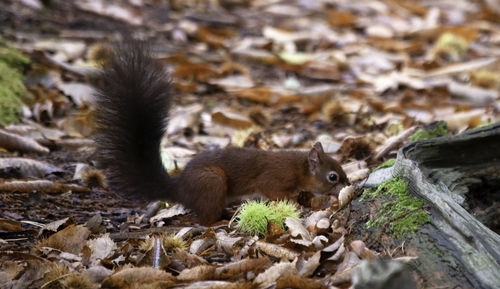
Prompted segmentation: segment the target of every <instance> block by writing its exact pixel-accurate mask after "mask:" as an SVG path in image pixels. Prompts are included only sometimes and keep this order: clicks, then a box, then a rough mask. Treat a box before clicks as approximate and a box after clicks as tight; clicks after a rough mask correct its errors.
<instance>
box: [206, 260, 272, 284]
mask: <svg viewBox="0 0 500 289" xmlns="http://www.w3.org/2000/svg"><path fill="white" fill-rule="evenodd" d="M268 263H269V261H268V260H267V259H266V258H257V259H249V258H246V259H243V260H240V261H237V262H232V263H229V264H226V265H224V266H221V267H218V268H217V269H215V278H216V279H227V278H231V277H233V276H236V275H239V274H241V273H247V272H253V273H257V272H260V271H261V270H262V269H264V268H265V267H266V266H267V264H268Z"/></svg>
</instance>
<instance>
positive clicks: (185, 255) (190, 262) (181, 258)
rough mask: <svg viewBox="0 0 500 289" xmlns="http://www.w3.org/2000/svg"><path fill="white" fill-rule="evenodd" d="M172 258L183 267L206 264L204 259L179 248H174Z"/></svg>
mask: <svg viewBox="0 0 500 289" xmlns="http://www.w3.org/2000/svg"><path fill="white" fill-rule="evenodd" d="M172 259H173V260H176V261H177V262H180V263H181V264H182V265H183V266H184V267H185V268H193V267H196V266H199V265H203V264H207V261H206V260H205V259H203V258H201V257H199V256H197V255H194V254H191V253H189V252H186V251H184V250H180V249H177V250H175V252H174V253H173V254H172Z"/></svg>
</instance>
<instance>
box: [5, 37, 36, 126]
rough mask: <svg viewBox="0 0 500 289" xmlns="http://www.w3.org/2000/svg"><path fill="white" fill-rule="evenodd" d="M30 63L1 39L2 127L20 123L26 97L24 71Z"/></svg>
mask: <svg viewBox="0 0 500 289" xmlns="http://www.w3.org/2000/svg"><path fill="white" fill-rule="evenodd" d="M28 63H29V59H28V58H26V57H25V56H23V55H22V54H21V53H20V52H19V51H17V50H16V49H14V48H11V47H9V46H7V45H6V44H5V43H4V42H2V40H1V39H0V125H7V124H9V123H13V122H17V121H19V117H20V116H21V112H22V101H21V99H22V97H23V96H25V95H26V87H25V86H24V84H23V74H22V69H23V67H24V66H25V65H26V64H28Z"/></svg>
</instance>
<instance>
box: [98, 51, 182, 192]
mask: <svg viewBox="0 0 500 289" xmlns="http://www.w3.org/2000/svg"><path fill="white" fill-rule="evenodd" d="M97 80H98V82H99V83H100V85H99V87H98V93H97V94H96V105H97V114H96V124H97V134H96V137H95V138H94V139H95V142H96V152H97V156H98V161H99V165H100V167H102V168H104V169H105V170H106V174H107V177H108V184H109V186H110V188H111V189H112V190H113V191H115V192H118V193H122V194H124V195H134V196H136V197H137V196H139V197H141V198H146V199H155V198H160V197H162V196H165V194H166V193H167V192H169V190H171V189H173V188H171V187H172V186H171V179H170V177H169V176H168V174H167V173H166V171H165V169H164V167H163V165H162V162H161V156H160V151H159V149H160V142H161V139H162V136H163V134H164V131H165V123H166V118H167V116H168V109H169V106H170V101H171V98H172V96H171V93H170V81H169V78H168V74H167V73H166V71H165V69H164V67H163V65H161V64H160V63H159V62H157V61H155V60H153V59H152V57H151V52H150V48H149V46H147V45H145V44H142V43H139V42H130V43H127V44H123V45H121V46H119V47H117V48H116V49H115V51H114V53H113V57H112V59H111V60H110V61H109V63H107V64H106V65H105V66H104V68H103V69H102V71H101V72H100V73H99V75H98V79H97ZM169 195H170V196H169V197H170V198H171V199H174V200H175V192H171V193H170V194H169Z"/></svg>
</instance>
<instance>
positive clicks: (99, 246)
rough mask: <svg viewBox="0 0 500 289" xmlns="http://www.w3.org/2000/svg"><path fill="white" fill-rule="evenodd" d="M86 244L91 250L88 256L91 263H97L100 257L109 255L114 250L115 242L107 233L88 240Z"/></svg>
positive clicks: (103, 257)
mask: <svg viewBox="0 0 500 289" xmlns="http://www.w3.org/2000/svg"><path fill="white" fill-rule="evenodd" d="M87 246H88V247H89V248H90V250H91V252H92V255H91V256H90V262H91V264H92V265H98V264H99V262H100V261H101V260H102V259H105V258H108V257H111V254H113V253H114V252H115V250H116V244H115V242H113V240H111V238H109V234H104V235H102V236H101V237H99V238H97V239H92V240H88V241H87Z"/></svg>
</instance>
